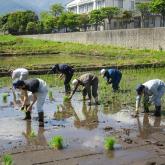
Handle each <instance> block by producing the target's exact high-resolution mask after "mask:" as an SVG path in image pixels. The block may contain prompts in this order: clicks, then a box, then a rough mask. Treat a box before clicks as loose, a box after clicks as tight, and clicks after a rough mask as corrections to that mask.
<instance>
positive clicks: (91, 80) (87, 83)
mask: <svg viewBox="0 0 165 165" xmlns="http://www.w3.org/2000/svg"><path fill="white" fill-rule="evenodd" d="M72 84H73V85H74V90H73V92H72V93H71V95H70V99H71V98H72V96H73V95H74V93H75V92H76V90H77V88H78V87H79V86H80V85H81V86H83V91H82V94H83V99H85V97H86V95H87V94H88V97H89V100H90V101H89V105H91V99H92V97H91V93H92V96H93V97H94V99H95V104H99V103H98V94H97V90H98V78H97V76H95V75H93V74H91V73H86V74H83V75H82V76H80V77H79V78H77V79H74V80H73V81H72ZM91 90H92V91H91Z"/></svg>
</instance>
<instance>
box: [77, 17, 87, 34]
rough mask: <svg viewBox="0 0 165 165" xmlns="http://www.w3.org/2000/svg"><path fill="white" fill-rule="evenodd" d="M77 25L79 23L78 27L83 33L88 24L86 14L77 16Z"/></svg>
mask: <svg viewBox="0 0 165 165" xmlns="http://www.w3.org/2000/svg"><path fill="white" fill-rule="evenodd" d="M78 23H79V27H80V28H83V29H84V31H86V30H87V26H88V24H89V15H88V14H79V15H78Z"/></svg>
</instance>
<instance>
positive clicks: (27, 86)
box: [13, 78, 48, 127]
mask: <svg viewBox="0 0 165 165" xmlns="http://www.w3.org/2000/svg"><path fill="white" fill-rule="evenodd" d="M13 86H14V88H17V89H20V90H21V91H22V92H23V95H24V102H23V105H22V107H26V100H27V99H28V91H30V92H32V96H33V98H32V102H31V104H30V105H29V106H28V107H27V109H26V111H27V113H26V114H28V113H29V112H30V114H31V110H32V106H33V105H34V104H35V102H37V110H38V117H39V126H40V127H43V126H44V110H43V106H44V103H45V99H46V96H47V92H48V89H47V85H46V82H45V81H43V80H42V79H39V78H34V79H28V80H25V81H23V80H16V81H15V82H13ZM28 117H30V118H31V115H28V116H27V118H28Z"/></svg>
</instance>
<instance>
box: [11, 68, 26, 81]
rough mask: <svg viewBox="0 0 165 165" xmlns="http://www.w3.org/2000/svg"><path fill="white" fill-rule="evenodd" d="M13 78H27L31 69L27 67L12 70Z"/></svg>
mask: <svg viewBox="0 0 165 165" xmlns="http://www.w3.org/2000/svg"><path fill="white" fill-rule="evenodd" d="M10 72H11V78H12V79H13V80H15V79H19V80H26V79H27V78H28V75H29V71H28V70H27V69H25V68H17V69H15V70H11V71H10Z"/></svg>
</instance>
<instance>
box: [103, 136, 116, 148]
mask: <svg viewBox="0 0 165 165" xmlns="http://www.w3.org/2000/svg"><path fill="white" fill-rule="evenodd" d="M115 143H116V140H115V138H114V137H106V138H105V139H104V148H105V149H106V150H114V145H115Z"/></svg>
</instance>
